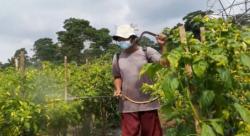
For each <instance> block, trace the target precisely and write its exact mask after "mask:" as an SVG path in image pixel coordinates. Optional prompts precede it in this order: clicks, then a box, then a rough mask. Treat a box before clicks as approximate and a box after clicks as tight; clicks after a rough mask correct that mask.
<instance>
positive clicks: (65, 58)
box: [64, 56, 68, 101]
mask: <svg viewBox="0 0 250 136" xmlns="http://www.w3.org/2000/svg"><path fill="white" fill-rule="evenodd" d="M67 99H68V60H67V56H64V100H65V101H67Z"/></svg>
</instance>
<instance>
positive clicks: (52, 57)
mask: <svg viewBox="0 0 250 136" xmlns="http://www.w3.org/2000/svg"><path fill="white" fill-rule="evenodd" d="M33 50H34V51H35V54H34V58H35V59H36V60H40V61H52V62H53V61H58V60H59V59H61V58H62V57H61V55H60V51H59V47H58V45H57V44H54V43H53V41H52V39H50V38H41V39H38V40H37V41H35V43H34V49H33Z"/></svg>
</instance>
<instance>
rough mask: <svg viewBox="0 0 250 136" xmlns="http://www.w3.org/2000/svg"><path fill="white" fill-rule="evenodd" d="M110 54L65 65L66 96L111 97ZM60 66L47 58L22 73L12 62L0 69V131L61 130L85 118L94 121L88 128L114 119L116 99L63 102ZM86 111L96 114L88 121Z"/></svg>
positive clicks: (26, 134)
mask: <svg viewBox="0 0 250 136" xmlns="http://www.w3.org/2000/svg"><path fill="white" fill-rule="evenodd" d="M110 57H111V56H110V55H107V56H103V57H101V59H99V60H96V61H91V62H90V63H87V64H84V65H80V66H79V65H76V64H74V63H71V64H69V65H68V98H69V99H74V98H77V97H95V96H103V95H105V96H112V94H113V89H112V80H111V73H110V72H111V70H110V69H111V66H110V64H109V61H110ZM64 70H65V69H64V66H63V65H55V64H52V63H49V62H43V63H42V65H41V67H40V68H34V67H28V68H26V72H25V77H23V76H22V75H23V73H20V72H19V71H16V70H15V69H14V68H11V67H10V68H6V69H1V70H0V83H1V85H0V108H1V110H0V136H2V135H3V136H13V135H14V136H15V135H16V136H19V135H22V136H32V135H40V134H50V135H65V134H66V133H67V129H68V128H70V127H71V128H72V127H74V126H81V127H80V128H82V131H84V130H85V129H86V128H85V129H83V128H84V127H85V125H86V123H87V125H89V123H93V124H95V126H98V127H96V128H92V129H102V128H105V129H108V128H109V126H110V124H117V120H118V119H117V117H118V116H117V112H116V106H114V105H116V103H117V102H116V100H115V99H112V98H109V99H107V98H102V99H93V98H88V99H84V98H83V99H77V100H75V101H69V102H65V101H64V85H65V83H64V82H65V81H64ZM107 100H108V101H107ZM90 116H95V119H94V120H92V121H91V122H88V121H89V117H90ZM114 118H116V120H114ZM87 127H88V126H87ZM88 129H91V128H88ZM82 131H81V132H82ZM106 131H107V130H106ZM94 132H95V131H94Z"/></svg>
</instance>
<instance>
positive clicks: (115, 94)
mask: <svg viewBox="0 0 250 136" xmlns="http://www.w3.org/2000/svg"><path fill="white" fill-rule="evenodd" d="M114 96H115V97H121V96H122V92H121V90H115V92H114Z"/></svg>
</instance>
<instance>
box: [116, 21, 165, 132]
mask: <svg viewBox="0 0 250 136" xmlns="http://www.w3.org/2000/svg"><path fill="white" fill-rule="evenodd" d="M136 38H137V36H136V34H135V32H134V29H133V28H132V27H131V26H130V25H122V26H119V27H118V28H117V32H116V34H115V35H114V36H113V39H114V40H115V41H117V42H118V45H119V46H120V47H121V48H122V49H123V51H122V52H121V53H119V54H116V55H115V56H114V58H113V65H112V66H113V67H112V72H113V76H114V85H115V92H114V95H115V96H126V97H125V98H127V99H120V102H119V111H120V112H121V129H122V136H139V135H141V136H162V130H161V125H160V121H159V117H158V111H157V110H158V109H159V108H160V105H159V102H158V101H157V100H156V101H149V99H150V94H145V93H143V92H142V91H141V87H142V85H143V83H148V84H152V82H151V81H150V80H149V79H148V78H147V76H145V75H143V76H140V75H139V73H140V70H141V68H142V67H143V65H144V64H146V63H148V62H156V63H157V62H159V61H160V58H161V54H160V53H159V52H157V51H156V50H154V49H153V48H150V47H147V48H146V50H144V49H143V48H142V47H140V46H139V45H138V43H137V42H136ZM156 40H157V42H158V44H159V45H160V47H161V50H162V49H163V45H164V44H165V40H164V39H163V38H162V37H159V36H157V37H156ZM117 55H118V56H117ZM128 98H129V99H128ZM143 101H149V102H148V103H140V102H143ZM137 102H138V103H137Z"/></svg>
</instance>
